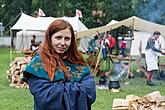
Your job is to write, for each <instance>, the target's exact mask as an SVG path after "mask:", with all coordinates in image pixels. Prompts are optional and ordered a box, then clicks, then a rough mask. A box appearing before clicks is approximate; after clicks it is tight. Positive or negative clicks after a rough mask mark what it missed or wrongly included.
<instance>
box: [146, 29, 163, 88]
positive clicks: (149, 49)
mask: <svg viewBox="0 0 165 110" xmlns="http://www.w3.org/2000/svg"><path fill="white" fill-rule="evenodd" d="M159 36H160V32H158V31H155V32H154V33H153V35H152V36H151V37H150V38H149V39H148V41H147V45H146V48H145V49H146V53H145V60H146V65H147V74H148V76H147V85H149V86H154V85H155V84H154V83H153V82H152V79H153V76H154V72H156V71H157V70H159V68H158V54H157V53H161V54H164V52H163V51H162V50H160V49H157V48H156V47H155V41H156V40H157V39H158V38H159Z"/></svg>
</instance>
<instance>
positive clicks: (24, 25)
mask: <svg viewBox="0 0 165 110" xmlns="http://www.w3.org/2000/svg"><path fill="white" fill-rule="evenodd" d="M57 19H64V20H66V21H68V22H69V23H70V24H71V25H72V27H73V29H74V31H76V32H81V31H85V30H88V28H87V27H86V26H85V25H84V24H83V23H82V22H81V21H80V20H79V19H78V18H77V17H60V18H53V17H37V18H34V17H32V16H29V15H27V14H25V13H22V14H21V16H20V18H19V19H18V21H17V22H16V23H15V24H14V26H13V27H12V28H11V30H21V31H20V32H18V33H17V36H16V39H17V40H16V44H15V45H16V46H15V47H16V50H23V49H26V48H29V46H30V41H29V40H30V39H31V36H32V35H33V33H34V35H36V36H42V37H43V36H44V32H45V31H46V29H47V28H48V26H49V24H50V23H52V22H53V21H54V20H57ZM38 34H39V35H38ZM18 37H19V38H18ZM42 39H43V38H42ZM89 39H90V38H82V39H80V45H79V50H80V51H86V50H87V47H88V41H89Z"/></svg>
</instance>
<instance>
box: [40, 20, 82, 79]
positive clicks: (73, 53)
mask: <svg viewBox="0 0 165 110" xmlns="http://www.w3.org/2000/svg"><path fill="white" fill-rule="evenodd" d="M67 28H68V29H69V30H70V31H71V44H70V47H69V49H68V50H67V51H66V52H65V53H64V56H66V58H65V60H67V61H68V62H70V63H72V64H83V65H85V61H84V59H83V56H82V54H80V53H79V52H78V50H77V42H76V39H75V34H74V30H73V28H72V26H71V25H70V24H69V23H68V22H67V21H64V20H62V19H58V20H55V21H54V22H52V23H51V24H50V25H49V27H48V29H47V31H46V34H45V39H44V42H43V43H42V45H41V46H40V48H39V55H40V57H41V61H42V65H43V67H44V69H45V70H46V71H47V73H48V75H49V77H50V79H51V80H53V79H54V73H55V71H56V68H57V66H58V67H59V68H60V69H61V70H62V71H63V72H64V76H65V77H66V76H70V74H69V73H68V70H67V68H66V66H65V65H64V61H63V59H62V58H60V56H59V55H58V54H57V53H56V51H55V50H54V49H53V47H52V43H51V37H52V35H53V34H54V33H56V32H58V31H60V30H64V29H67Z"/></svg>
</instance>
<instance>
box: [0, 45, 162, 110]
mask: <svg viewBox="0 0 165 110" xmlns="http://www.w3.org/2000/svg"><path fill="white" fill-rule="evenodd" d="M16 56H20V54H17V53H15V54H13V56H12V57H13V58H14V57H16ZM9 64H10V52H9V49H7V48H4V49H0V110H33V97H32V95H31V94H30V92H29V90H27V89H15V88H12V87H9V81H8V80H7V74H6V70H7V69H8V68H9ZM135 76H138V75H136V74H135ZM96 80H98V78H96ZM154 82H155V83H156V86H152V87H150V86H147V85H146V82H145V79H144V78H140V77H135V78H134V79H132V80H131V84H129V85H125V84H121V89H120V92H119V93H112V92H110V91H109V90H99V89H97V99H96V101H95V103H94V104H93V105H92V110H111V109H112V102H113V99H114V98H125V97H126V95H129V94H135V95H138V96H144V95H146V94H148V93H151V92H153V91H160V93H161V95H165V81H163V83H162V84H160V81H158V80H154Z"/></svg>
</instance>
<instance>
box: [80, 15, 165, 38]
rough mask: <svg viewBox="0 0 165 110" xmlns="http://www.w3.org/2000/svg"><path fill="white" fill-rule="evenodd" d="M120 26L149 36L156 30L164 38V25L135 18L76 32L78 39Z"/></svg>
mask: <svg viewBox="0 0 165 110" xmlns="http://www.w3.org/2000/svg"><path fill="white" fill-rule="evenodd" d="M120 26H126V27H130V26H131V27H132V28H133V29H135V30H139V31H142V32H147V33H150V34H152V33H153V32H154V31H155V30H158V31H160V32H161V35H162V36H163V37H164V38H165V26H164V25H160V24H156V23H153V22H149V21H146V20H143V19H141V18H138V17H136V16H133V17H130V18H127V19H125V20H122V21H119V22H118V23H114V24H111V25H106V26H101V27H98V28H92V29H88V30H86V31H81V32H78V37H86V36H91V35H95V34H96V31H99V32H100V33H102V32H106V31H109V30H110V29H111V30H113V29H116V28H118V27H120Z"/></svg>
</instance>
